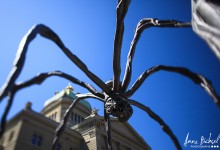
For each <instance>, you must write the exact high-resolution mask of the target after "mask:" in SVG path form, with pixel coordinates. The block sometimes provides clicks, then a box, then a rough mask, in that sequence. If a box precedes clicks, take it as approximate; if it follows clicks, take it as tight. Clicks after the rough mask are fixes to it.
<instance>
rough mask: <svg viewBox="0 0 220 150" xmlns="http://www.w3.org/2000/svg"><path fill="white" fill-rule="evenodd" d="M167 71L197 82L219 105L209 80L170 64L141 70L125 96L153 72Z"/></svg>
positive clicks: (130, 93)
mask: <svg viewBox="0 0 220 150" xmlns="http://www.w3.org/2000/svg"><path fill="white" fill-rule="evenodd" d="M161 70H164V71H169V72H175V73H178V74H181V75H183V76H185V77H188V78H189V79H191V80H192V81H193V82H194V83H196V84H199V85H200V86H201V87H202V88H203V89H204V90H205V91H206V92H207V93H208V94H209V96H210V97H212V99H213V100H214V102H215V103H216V105H217V106H219V107H220V97H219V96H218V94H217V92H216V91H215V89H214V88H213V86H212V84H211V82H210V81H209V80H208V79H206V78H205V77H203V76H201V75H199V74H196V73H194V72H192V71H190V70H189V69H187V68H184V67H172V66H163V65H158V66H155V67H152V68H150V69H148V70H146V71H145V72H143V73H142V74H141V75H140V76H139V78H138V79H137V80H136V82H135V83H134V84H133V85H132V87H131V88H130V89H129V90H128V91H127V92H126V93H125V96H127V97H130V96H132V95H133V94H134V92H135V91H136V90H137V89H138V88H139V87H140V86H141V85H142V84H143V82H144V81H145V79H146V78H147V77H149V76H150V75H152V74H153V73H156V72H158V71H161Z"/></svg>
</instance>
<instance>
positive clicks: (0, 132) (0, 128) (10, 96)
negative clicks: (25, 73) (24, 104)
mask: <svg viewBox="0 0 220 150" xmlns="http://www.w3.org/2000/svg"><path fill="white" fill-rule="evenodd" d="M14 94H15V93H14V92H11V93H9V94H8V102H7V105H6V108H5V109H4V113H3V115H2V118H1V126H0V139H1V137H2V135H3V134H4V132H5V127H6V119H7V116H8V113H9V111H10V109H11V106H12V103H13V98H14Z"/></svg>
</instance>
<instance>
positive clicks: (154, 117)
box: [128, 99, 182, 150]
mask: <svg viewBox="0 0 220 150" xmlns="http://www.w3.org/2000/svg"><path fill="white" fill-rule="evenodd" d="M128 103H129V104H131V105H133V106H136V107H138V108H140V109H142V110H143V111H145V112H146V113H147V114H148V115H149V116H150V117H151V118H152V119H153V120H155V121H156V122H158V123H159V124H160V126H161V128H162V129H163V131H164V132H165V133H166V134H167V135H168V136H169V137H170V138H171V140H172V141H173V143H174V145H175V146H176V148H177V149H178V150H181V149H182V148H181V146H180V143H179V141H178V139H177V138H176V136H175V135H174V134H173V132H172V130H171V129H170V127H169V126H168V125H167V124H166V123H165V122H164V121H163V120H162V119H161V118H160V116H158V115H157V114H156V113H155V112H153V111H152V110H151V109H150V108H149V107H147V106H145V105H143V104H141V103H139V102H137V101H135V100H130V99H129V100H128Z"/></svg>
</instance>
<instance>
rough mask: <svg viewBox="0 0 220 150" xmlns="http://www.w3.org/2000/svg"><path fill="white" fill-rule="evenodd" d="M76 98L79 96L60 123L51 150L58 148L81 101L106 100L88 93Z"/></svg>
mask: <svg viewBox="0 0 220 150" xmlns="http://www.w3.org/2000/svg"><path fill="white" fill-rule="evenodd" d="M76 96H77V98H76V99H75V100H74V101H73V102H72V104H71V105H70V106H69V108H68V109H67V110H66V112H65V114H64V117H63V119H62V121H61V122H60V124H59V125H58V126H57V128H56V131H55V136H54V139H53V145H52V148H51V150H55V147H56V145H57V143H58V141H59V138H60V136H61V135H62V133H63V131H64V129H65V127H66V124H67V122H68V119H69V116H70V114H71V112H72V111H73V109H74V107H75V106H76V105H77V103H78V102H79V101H80V100H82V99H85V98H95V99H98V100H100V101H101V102H104V100H102V98H99V97H97V96H94V95H93V94H90V93H87V94H77V95H76Z"/></svg>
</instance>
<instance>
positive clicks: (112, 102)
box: [0, 0, 220, 150]
mask: <svg viewBox="0 0 220 150" xmlns="http://www.w3.org/2000/svg"><path fill="white" fill-rule="evenodd" d="M129 4H130V0H118V5H117V16H116V32H115V39H114V55H113V71H114V75H113V79H112V80H109V81H107V82H103V81H102V80H101V79H100V78H99V77H97V76H96V75H95V74H94V73H92V72H91V71H90V70H89V69H88V68H87V66H86V65H85V64H84V63H83V62H82V61H81V60H80V59H79V58H78V57H77V56H76V55H74V54H73V53H72V52H71V51H70V50H69V49H68V48H67V47H66V46H65V45H64V44H63V42H62V41H61V39H60V38H59V37H58V35H57V34H56V33H55V32H53V31H52V30H51V29H50V28H49V27H47V26H45V25H42V24H39V25H36V26H34V27H33V28H31V29H30V30H29V31H28V33H27V34H26V35H25V36H24V37H23V39H22V41H21V43H20V45H19V48H18V51H17V55H16V58H15V60H14V64H13V68H12V70H11V72H10V74H9V75H8V78H7V80H6V82H5V83H4V85H3V86H2V88H1V91H0V100H1V101H2V99H3V98H4V97H8V104H7V106H6V109H5V111H4V113H3V116H2V119H1V130H0V137H2V135H3V133H4V130H5V124H6V117H7V114H8V112H9V110H10V107H11V104H12V103H13V98H14V95H15V93H16V92H18V91H19V90H20V89H23V88H26V87H28V86H31V85H33V84H41V83H42V82H43V81H44V80H45V79H47V78H48V77H51V76H59V77H62V78H65V79H68V80H69V81H71V82H73V83H75V84H78V85H80V86H82V87H84V88H86V89H87V90H88V91H89V92H90V93H86V94H77V95H76V96H77V98H76V100H75V101H74V102H73V103H72V104H71V105H70V106H69V108H68V110H67V111H66V113H65V115H64V118H63V120H62V121H61V123H60V125H59V126H58V127H57V129H56V132H55V137H54V140H53V147H52V149H54V148H55V145H56V144H57V142H58V140H59V137H60V136H61V134H62V132H63V130H64V128H65V126H66V123H67V121H68V117H69V115H70V112H71V111H72V110H73V108H74V107H75V106H76V105H77V103H78V102H79V101H80V100H82V99H85V98H95V99H98V100H100V101H101V102H103V104H104V121H105V126H106V134H107V143H108V149H112V146H111V121H110V115H112V116H114V117H116V118H118V120H119V121H121V122H126V121H127V120H128V119H129V118H130V117H131V116H132V113H133V109H132V106H136V107H138V108H140V109H142V110H144V111H145V112H146V113H147V114H148V115H149V116H150V117H151V118H152V119H154V120H155V121H157V122H158V123H159V124H160V125H161V127H162V129H163V131H164V132H165V133H166V134H167V135H168V136H169V137H170V138H171V140H172V141H173V143H174V144H175V146H176V149H179V150H180V149H181V146H180V144H179V142H178V139H177V138H176V136H175V135H174V134H173V132H172V131H171V129H170V128H169V127H168V125H167V124H166V123H165V122H164V121H163V120H162V119H161V118H160V117H159V116H158V115H157V114H156V113H154V112H153V111H152V110H151V109H150V108H149V107H147V106H145V105H143V104H141V103H139V102H138V101H135V100H132V99H130V97H131V96H132V95H133V94H134V93H135V92H136V91H137V90H138V88H139V87H140V86H141V85H142V84H143V82H144V81H145V80H146V79H147V77H149V76H150V75H152V74H153V73H156V72H158V71H161V70H164V71H169V72H174V73H178V74H181V75H183V76H186V77H188V78H189V79H191V80H192V81H194V83H196V84H199V85H200V86H201V87H202V88H203V89H204V90H205V91H206V92H207V93H208V94H209V95H210V96H211V97H212V98H213V100H214V102H215V103H216V104H217V105H218V106H220V100H219V96H218V95H217V93H216V92H215V90H214V89H213V87H212V85H211V83H210V82H209V80H207V79H206V78H205V77H203V76H201V75H199V74H196V73H193V72H191V71H190V70H188V69H186V68H183V67H172V66H164V65H158V66H155V67H152V68H150V69H148V70H146V71H145V72H143V73H142V74H141V75H140V76H139V78H138V79H137V80H136V81H135V83H134V84H133V85H132V86H131V88H130V89H129V90H127V87H128V85H129V84H130V79H131V74H132V60H133V56H134V53H135V48H136V44H137V42H138V40H139V38H140V36H141V34H142V32H143V31H144V30H145V29H148V28H150V27H190V26H191V25H190V23H184V22H180V21H175V20H158V19H153V18H144V19H142V20H141V21H140V22H139V23H138V25H137V27H136V29H135V34H134V38H133V40H132V42H131V46H130V50H129V53H128V56H127V65H126V69H125V74H124V78H123V81H120V74H121V67H120V57H121V55H120V54H121V46H122V39H123V31H124V18H125V16H126V13H127V10H128V7H129ZM37 34H40V35H41V36H43V37H44V38H47V39H49V40H51V41H53V42H54V43H56V44H57V46H58V47H59V48H60V49H61V50H62V51H63V53H64V54H65V55H66V56H67V57H68V58H69V59H70V60H71V61H72V62H73V63H74V64H75V65H76V66H77V67H78V68H79V69H81V70H82V71H83V72H84V73H85V74H86V75H87V77H89V78H90V79H91V80H92V81H93V82H94V83H95V84H96V85H97V86H98V87H100V88H101V89H102V91H100V92H98V91H97V90H96V89H95V88H94V87H93V86H91V85H90V84H87V83H85V82H83V81H80V80H79V79H76V78H75V77H73V76H71V75H69V74H66V73H63V72H61V71H53V72H46V73H41V74H39V75H37V76H35V77H33V78H31V79H29V80H27V81H25V82H23V83H19V84H18V83H15V81H16V79H17V77H18V76H19V74H20V73H21V71H22V68H23V66H24V63H25V57H26V53H27V50H28V45H29V44H30V42H31V41H32V40H33V39H34V38H35V37H36V35H37Z"/></svg>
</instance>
